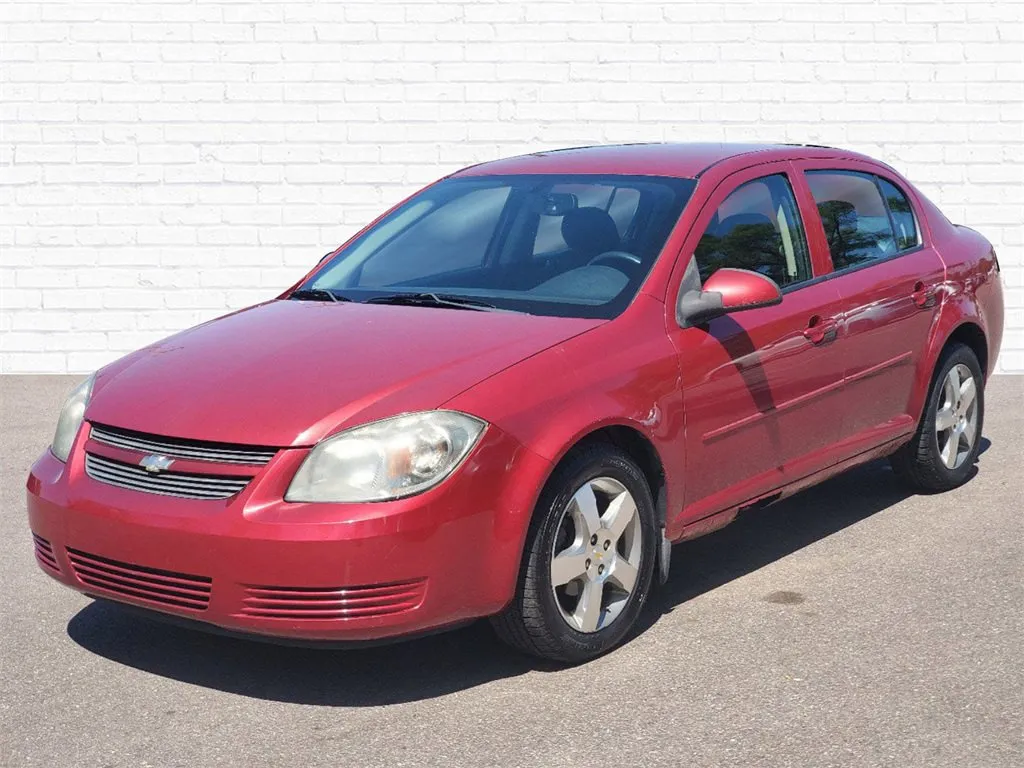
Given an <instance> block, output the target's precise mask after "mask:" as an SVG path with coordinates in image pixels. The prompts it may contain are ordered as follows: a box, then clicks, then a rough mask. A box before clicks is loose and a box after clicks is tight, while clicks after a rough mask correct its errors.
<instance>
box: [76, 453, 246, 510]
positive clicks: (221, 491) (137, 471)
mask: <svg viewBox="0 0 1024 768" xmlns="http://www.w3.org/2000/svg"><path fill="white" fill-rule="evenodd" d="M85 472H86V474H87V475H89V477H91V478H92V479H94V480H99V481H100V482H103V483H107V484H109V485H116V486H119V487H122V488H130V489H132V490H136V491H143V492H145V493H156V494H160V495H163V496H182V497H184V498H189V499H226V498H229V497H231V496H234V495H235V494H236V493H238V492H239V491H241V490H242V489H243V488H245V486H246V485H248V484H249V481H250V480H252V478H251V477H243V476H231V475H194V474H189V473H185V472H161V473H159V474H156V473H152V472H147V471H146V470H145V469H144V468H142V467H139V466H136V465H134V464H126V463H124V462H121V461H115V460H114V459H108V458H106V457H104V456H97V455H96V454H94V453H86V455H85Z"/></svg>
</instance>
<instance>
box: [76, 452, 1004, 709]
mask: <svg viewBox="0 0 1024 768" xmlns="http://www.w3.org/2000/svg"><path fill="white" fill-rule="evenodd" d="M986 442H987V441H986ZM984 447H986V448H987V447H988V446H987V445H985V446H984ZM909 495H910V492H909V491H908V490H907V489H906V488H905V487H904V486H903V485H902V484H901V483H900V482H899V481H898V480H897V478H896V477H895V476H894V475H893V473H892V471H891V470H890V469H889V466H888V463H887V462H885V461H879V462H874V463H871V464H868V465H865V466H863V467H860V468H857V469H854V470H851V471H850V472H847V473H845V474H842V475H839V476H838V477H835V478H833V479H831V480H829V481H827V482H826V483H823V484H822V485H819V486H816V487H814V488H811V489H809V490H806V491H804V492H802V493H800V494H797V495H796V496H793V497H791V498H789V499H785V500H783V501H781V502H779V503H778V504H775V505H773V506H771V507H768V508H766V509H761V510H757V511H754V512H751V513H749V514H747V515H744V516H741V517H740V518H739V519H738V520H736V521H735V522H733V523H732V524H731V525H729V526H727V527H726V528H724V529H722V530H720V531H717V532H715V533H712V534H709V535H708V536H705V537H703V538H700V539H695V540H693V541H690V542H684V543H683V544H680V545H678V546H676V547H675V548H674V551H673V562H672V572H671V575H670V577H669V581H668V583H667V584H665V585H664V586H663V587H661V588H659V589H655V590H654V592H653V594H652V595H651V599H650V602H649V604H648V606H647V608H646V609H645V610H644V612H643V613H642V614H641V617H640V623H639V625H638V627H637V628H636V629H635V630H634V632H633V633H632V635H633V636H636V635H638V634H641V633H643V632H644V631H646V630H647V629H649V628H650V627H651V626H653V625H654V624H655V623H656V622H657V621H658V619H659V618H660V617H661V616H662V615H663V614H664V613H668V612H670V611H672V610H673V609H674V608H675V607H677V606H679V605H681V604H682V603H685V602H686V601H687V600H690V599H692V598H694V597H696V596H698V595H701V594H703V593H705V592H708V591H710V590H713V589H715V588H717V587H719V586H721V585H723V584H725V583H727V582H729V581H732V580H733V579H736V578H739V577H741V576H744V575H746V574H748V573H752V572H753V571H756V570H758V569H759V568H762V567H764V566H765V565H768V564H769V563H772V562H774V561H776V560H778V559H780V558H783V557H785V556H786V555H789V554H792V553H793V552H796V551H797V550H800V549H802V548H804V547H806V546H808V545H809V544H812V543H814V542H815V541H818V540H820V539H823V538H825V537H827V536H830V535H832V534H834V533H836V532H838V531H841V530H842V529H843V528H846V527H848V526H850V525H854V524H856V523H858V522H860V521H861V520H864V519H866V518H868V517H870V516H872V515H874V514H877V513H878V512H881V511H883V510H885V509H887V508H889V507H891V506H893V505H894V504H897V503H898V502H900V501H902V500H903V499H905V498H907V497H908V496H909ZM67 632H68V635H69V636H70V638H71V639H72V640H73V641H74V642H76V643H77V644H78V645H80V646H81V647H83V648H85V649H87V650H89V651H91V652H93V653H96V654H98V655H100V656H103V657H105V658H107V659H110V660H112V661H115V662H117V663H120V664H124V665H127V666H130V667H134V668H136V669H140V670H144V671H146V672H150V673H152V674H156V675H160V676H163V677H167V678H171V679H175V680H180V681H182V682H186V683H190V684H193V685H200V686H204V687H207V688H212V689H217V690H222V691H227V692H231V693H236V694H239V695H242V696H251V697H255V698H260V699H267V700H273V701H283V702H293V703H301V704H316V705H326V706H344V707H363V706H380V705H387V704H396V703H402V702H409V701H417V700H422V699H427V698H433V697H436V696H442V695H445V694H448V693H452V692H455V691H460V690H465V689H467V688H472V687H474V686H477V685H481V684H484V683H488V682H491V681H494V680H499V679H502V678H507V677H514V676H517V675H521V674H525V673H526V672H529V671H556V670H558V669H559V667H558V665H554V664H546V663H544V662H540V661H538V660H536V659H532V658H529V657H526V656H522V655H519V654H517V653H514V652H512V651H510V650H508V649H506V648H505V647H503V646H501V645H500V644H499V643H498V642H497V639H496V638H495V637H494V634H493V632H492V631H491V629H490V626H489V625H488V624H487V622H486V621H480V622H476V623H475V624H471V625H470V626H468V627H464V628H462V629H458V630H454V631H451V632H447V633H444V634H439V635H433V636H430V637H425V638H422V639H419V640H414V641H410V642H405V643H398V644H393V645H386V646H379V647H373V648H363V649H357V650H326V649H324V650H321V649H316V648H294V647H287V646H278V645H270V644H266V643H260V642H253V641H246V640H240V639H236V638H231V637H223V636H218V635H212V634H207V633H205V632H198V631H193V630H190V629H185V628H181V627H177V626H173V625H164V624H162V623H158V622H153V621H146V620H142V619H140V618H139V617H138V616H137V614H135V613H133V612H131V611H129V610H126V609H123V608H120V607H118V606H117V605H116V604H111V603H107V602H97V603H93V604H91V605H89V606H86V607H85V608H83V609H82V610H81V611H79V612H78V614H76V615H75V616H74V617H73V618H72V619H71V621H70V622H69V624H68V627H67Z"/></svg>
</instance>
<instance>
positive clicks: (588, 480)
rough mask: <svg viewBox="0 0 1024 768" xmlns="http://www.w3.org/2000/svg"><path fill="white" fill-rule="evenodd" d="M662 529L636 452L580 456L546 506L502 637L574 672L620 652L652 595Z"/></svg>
mask: <svg viewBox="0 0 1024 768" xmlns="http://www.w3.org/2000/svg"><path fill="white" fill-rule="evenodd" d="M588 489H589V491H588ZM623 494H627V495H628V497H629V498H626V496H624V495H623ZM591 499H592V500H593V502H596V503H591V501H590V500H591ZM630 501H632V502H634V504H635V509H636V512H635V514H632V513H631V512H630V511H629V510H631V509H632V506H631V505H630V503H629V502H630ZM585 510H589V512H588V513H587V514H585V513H584V511H585ZM595 513H596V515H595ZM627 516H629V520H628V521H627V520H626V518H627ZM588 521H589V522H588ZM622 526H625V527H622ZM616 531H618V533H616ZM657 531H658V525H657V517H656V514H655V508H654V501H653V499H652V498H651V490H650V487H649V486H648V484H647V480H646V478H645V477H644V475H643V473H642V472H641V471H640V469H639V467H637V465H636V463H635V462H634V461H633V460H632V459H631V458H630V457H629V455H628V454H626V453H625V452H624V451H622V450H620V449H619V448H617V447H616V446H614V445H612V444H610V443H604V442H594V443H589V444H584V445H582V446H579V447H577V448H575V449H573V450H572V451H571V452H570V453H569V454H568V455H567V456H566V458H565V459H564V460H563V461H562V463H561V464H560V465H559V466H558V468H557V469H556V470H555V472H554V473H553V474H552V476H551V478H550V480H549V481H548V483H547V485H546V486H545V489H544V491H543V492H542V493H541V496H540V499H539V501H538V502H537V508H536V509H535V511H534V515H533V519H532V521H531V524H530V529H529V532H528V533H527V538H526V546H525V550H524V553H523V560H522V565H521V567H520V572H519V582H518V584H517V587H516V594H515V597H514V598H513V600H512V602H511V603H510V604H509V606H508V607H507V608H506V609H505V611H504V612H502V613H500V614H498V615H497V616H494V617H492V619H491V623H492V624H493V626H494V628H495V630H496V632H497V634H498V636H499V637H500V638H501V639H502V640H503V641H504V642H505V643H507V644H509V645H511V646H512V647H514V648H516V649H518V650H520V651H524V652H525V653H528V654H532V655H534V656H539V657H541V658H543V659H549V660H552V661H558V662H566V663H571V664H575V663H580V662H583V661H587V660H588V659H592V658H595V657H597V656H600V655H601V654H603V653H606V652H607V651H609V650H611V649H612V648H614V647H615V646H616V645H618V643H619V642H621V641H622V639H623V638H624V637H625V636H626V634H627V633H628V632H629V630H630V628H631V627H632V626H633V625H634V624H635V622H636V619H637V616H638V615H639V614H640V611H641V609H642V608H643V605H644V602H645V601H646V599H647V595H648V593H649V592H650V588H651V578H652V575H653V572H654V565H655V560H656V554H655V550H656V548H657V542H658V537H657ZM588 534H589V538H588ZM559 554H561V555H563V558H560V559H559V560H558V562H557V563H556V562H555V556H556V555H559ZM556 568H557V569H558V571H559V574H560V575H559V576H555V575H554V573H553V571H554V569H556ZM633 569H635V578H634V570H633ZM577 572H579V575H578V576H577V577H575V578H572V579H571V580H569V581H568V582H566V583H563V584H560V585H558V586H556V585H555V582H556V581H561V580H562V579H564V578H566V574H570V573H577ZM630 583H632V589H631V590H630V591H628V592H626V591H625V590H624V589H623V586H624V585H628V584H630ZM585 598H587V599H585ZM595 606H597V607H598V608H599V609H600V610H597V611H596V613H595ZM595 615H596V616H597V617H598V618H597V619H596V620H595V619H594V616H595ZM595 622H596V625H595Z"/></svg>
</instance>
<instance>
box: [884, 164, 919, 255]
mask: <svg viewBox="0 0 1024 768" xmlns="http://www.w3.org/2000/svg"><path fill="white" fill-rule="evenodd" d="M878 185H879V187H881V189H882V194H883V195H885V202H886V204H887V205H888V206H889V213H890V214H892V226H893V229H895V230H896V247H897V248H899V250H901V251H906V250H910V249H911V248H916V247H917V246H918V245H920V244H921V238H920V236H919V235H918V232H917V219H915V218H914V209H913V208H911V207H910V201H909V200H908V199H907V196H906V195H905V194H903V190H901V189H900V188H899V187H897V186H896V185H895V184H893V183H892V182H891V181H889V180H888V179H883V178H882V177H881V176H879V177H878Z"/></svg>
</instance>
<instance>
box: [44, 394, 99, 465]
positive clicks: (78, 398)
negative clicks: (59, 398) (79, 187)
mask: <svg viewBox="0 0 1024 768" xmlns="http://www.w3.org/2000/svg"><path fill="white" fill-rule="evenodd" d="M93 378H94V377H93V376H90V377H89V378H88V379H86V380H85V381H83V382H82V383H81V384H79V385H78V387H77V388H76V389H75V391H74V392H72V393H71V394H70V395H68V399H67V400H65V401H64V407H63V408H62V409H61V412H60V418H59V419H57V431H56V432H55V433H54V435H53V443H51V444H50V450H51V451H53V455H54V456H56V457H57V458H58V459H60V460H61V461H67V460H68V454H69V453H71V445H72V443H74V442H75V435H77V434H78V428H79V427H81V426H82V421H83V419H84V418H85V406H87V405H88V404H89V398H90V397H92V382H93Z"/></svg>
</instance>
